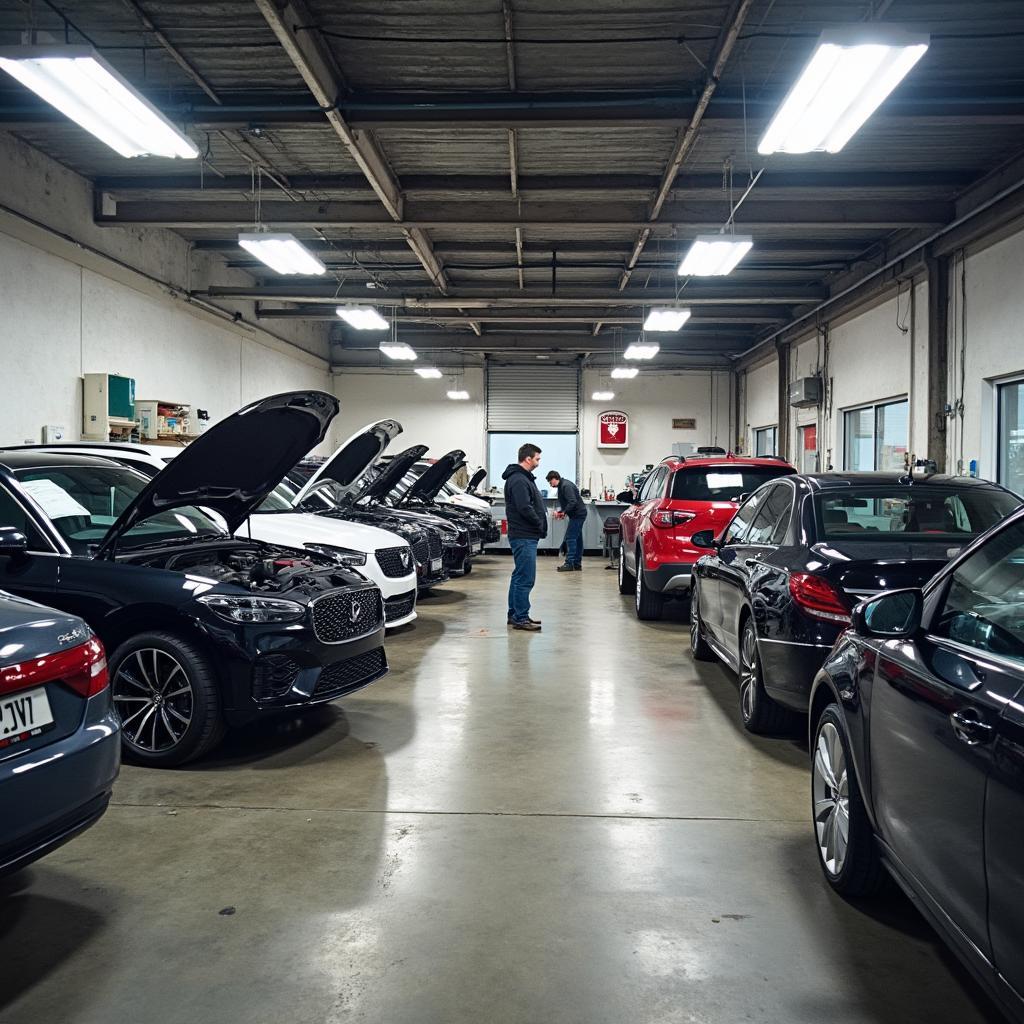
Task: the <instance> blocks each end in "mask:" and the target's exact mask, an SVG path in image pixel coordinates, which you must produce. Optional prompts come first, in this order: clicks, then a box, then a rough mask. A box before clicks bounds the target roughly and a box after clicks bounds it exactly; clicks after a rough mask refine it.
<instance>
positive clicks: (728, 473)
mask: <svg viewBox="0 0 1024 1024" xmlns="http://www.w3.org/2000/svg"><path fill="white" fill-rule="evenodd" d="M792 472H793V469H792V468H791V467H790V466H786V465H783V464H782V463H779V464H778V465H775V466H742V465H740V466H737V465H735V464H734V465H722V466H702V467H699V468H698V467H697V466H694V467H693V468H692V469H687V468H686V467H685V466H684V467H683V468H682V469H679V470H676V474H675V476H674V477H673V478H672V497H673V498H675V499H676V500H677V501H736V500H737V499H738V498H739V496H740V495H741V494H749V493H750V492H751V491H756V490H757V489H758V487H760V486H761V484H763V483H767V482H768V481H769V480H774V479H775V477H777V476H784V475H786V474H787V473H792Z"/></svg>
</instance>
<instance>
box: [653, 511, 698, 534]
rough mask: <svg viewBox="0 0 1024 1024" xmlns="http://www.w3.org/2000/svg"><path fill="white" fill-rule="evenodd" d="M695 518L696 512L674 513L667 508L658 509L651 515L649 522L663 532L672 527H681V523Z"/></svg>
mask: <svg viewBox="0 0 1024 1024" xmlns="http://www.w3.org/2000/svg"><path fill="white" fill-rule="evenodd" d="M696 518H697V513H696V512H674V511H672V510H671V509H667V508H659V509H657V510H656V511H654V512H652V513H651V522H652V523H654V525H655V526H660V527H661V528H662V529H663V530H670V529H672V527H673V526H682V525H683V523H688V522H689V521H690V520H691V519H696Z"/></svg>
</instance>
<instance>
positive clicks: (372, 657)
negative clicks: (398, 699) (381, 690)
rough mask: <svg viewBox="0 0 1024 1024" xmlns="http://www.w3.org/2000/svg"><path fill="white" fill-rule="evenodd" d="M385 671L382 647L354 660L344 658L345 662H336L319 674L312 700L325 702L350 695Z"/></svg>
mask: <svg viewBox="0 0 1024 1024" xmlns="http://www.w3.org/2000/svg"><path fill="white" fill-rule="evenodd" d="M387 669H388V660H387V658H386V657H385V655H384V648H383V647H377V648H375V649H374V650H372V651H367V652H366V653H365V654H360V655H357V656H356V657H355V658H346V659H345V661H336V662H335V663H334V664H333V665H328V666H327V668H325V669H324V670H323V671H322V672H321V673H320V677H319V678H318V679H317V681H316V689H315V690H314V691H313V700H327V699H328V698H330V697H338V696H340V695H341V694H343V693H351V692H352V691H353V690H358V689H359V687H360V686H363V685H365V684H366V683H369V682H371V681H372V680H374V679H376V678H377V677H378V676H380V675H383V674H384V673H385V672H386V671H387Z"/></svg>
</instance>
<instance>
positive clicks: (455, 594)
mask: <svg viewBox="0 0 1024 1024" xmlns="http://www.w3.org/2000/svg"><path fill="white" fill-rule="evenodd" d="M461 582H462V581H461V580H452V581H451V582H450V583H446V584H445V585H444V586H443V587H431V588H430V590H425V591H424V592H423V593H422V594H420V596H419V597H418V598H417V599H416V607H417V610H418V611H424V610H426V609H428V608H443V607H446V606H448V605H453V604H460V603H461V602H462V601H465V600H466V595H465V594H464V593H463V592H462V591H461V590H452V587H453V586H458V585H459V583H461Z"/></svg>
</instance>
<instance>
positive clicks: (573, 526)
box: [545, 469, 587, 572]
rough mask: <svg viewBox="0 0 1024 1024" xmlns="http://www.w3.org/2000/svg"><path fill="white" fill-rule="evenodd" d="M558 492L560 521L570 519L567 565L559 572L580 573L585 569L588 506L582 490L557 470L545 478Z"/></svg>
mask: <svg viewBox="0 0 1024 1024" xmlns="http://www.w3.org/2000/svg"><path fill="white" fill-rule="evenodd" d="M545 479H546V480H547V482H548V483H549V484H550V485H551V486H552V487H554V488H556V490H557V491H558V509H559V510H558V511H557V512H556V513H555V515H556V516H558V518H559V519H565V518H566V517H568V519H569V526H568V528H567V529H566V531H565V564H564V565H560V566H559V567H558V571H559V572H580V571H581V570H582V568H583V524H584V523H585V522H586V521H587V506H586V505H585V504H584V502H583V498H582V497H580V489H579V488H578V487H577V486H576V485H575V484H574V483H573V482H572V481H571V480H563V479H562V475H561V473H559V472H558V470H557V469H553V470H551V472H550V473H548V475H547V477H546V478H545Z"/></svg>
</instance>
